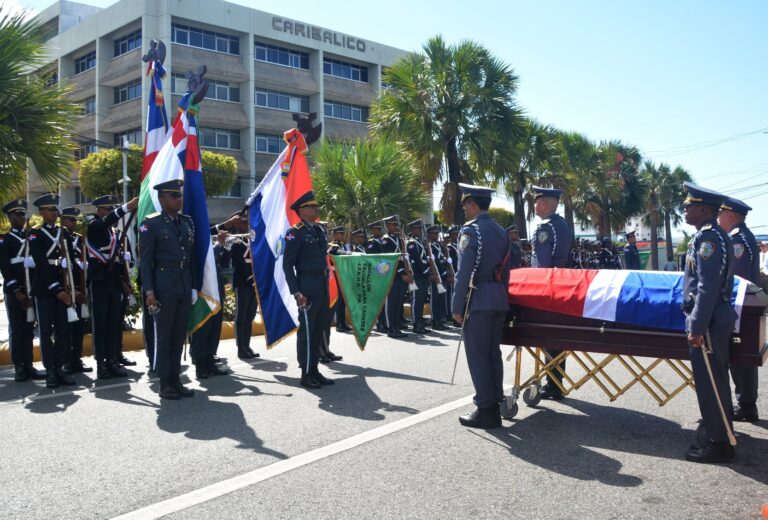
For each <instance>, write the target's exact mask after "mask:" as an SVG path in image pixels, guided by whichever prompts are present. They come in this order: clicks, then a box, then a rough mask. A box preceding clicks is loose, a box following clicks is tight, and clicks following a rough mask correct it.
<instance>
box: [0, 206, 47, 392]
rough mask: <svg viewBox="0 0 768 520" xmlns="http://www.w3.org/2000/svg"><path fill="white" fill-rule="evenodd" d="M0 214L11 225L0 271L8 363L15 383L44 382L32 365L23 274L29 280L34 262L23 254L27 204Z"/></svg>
mask: <svg viewBox="0 0 768 520" xmlns="http://www.w3.org/2000/svg"><path fill="white" fill-rule="evenodd" d="M3 213H5V215H6V216H7V217H8V221H9V222H10V224H11V228H10V230H9V231H8V233H6V234H5V235H3V236H0V272H1V273H2V275H3V280H4V282H5V283H4V284H3V292H4V293H5V311H6V313H7V314H8V336H9V344H10V346H11V361H12V362H13V365H14V368H15V372H14V376H13V378H14V380H15V381H16V382H18V383H22V382H24V381H27V380H28V379H35V380H40V379H45V373H44V372H40V371H38V370H37V369H36V368H35V367H34V365H33V364H32V359H33V358H32V340H33V339H34V324H35V320H34V318H33V317H31V318H32V319H31V321H30V320H28V319H27V314H28V309H31V308H33V307H34V306H33V303H32V298H31V297H30V289H31V287H27V283H26V279H27V276H26V272H25V271H26V270H29V274H30V277H32V276H33V275H34V270H33V268H32V266H33V265H34V261H33V260H32V258H31V257H29V256H28V255H26V249H27V232H26V230H25V229H24V225H25V223H26V219H27V201H25V200H23V199H18V200H13V201H11V202H9V203H7V204H6V205H5V206H3ZM25 262H26V264H27V265H26V267H25ZM32 312H33V311H32Z"/></svg>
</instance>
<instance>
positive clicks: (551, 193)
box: [531, 186, 573, 401]
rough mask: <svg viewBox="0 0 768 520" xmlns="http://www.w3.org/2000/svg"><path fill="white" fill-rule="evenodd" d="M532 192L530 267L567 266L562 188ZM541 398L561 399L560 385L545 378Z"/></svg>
mask: <svg viewBox="0 0 768 520" xmlns="http://www.w3.org/2000/svg"><path fill="white" fill-rule="evenodd" d="M531 189H532V191H533V193H534V195H533V196H534V199H535V201H536V202H535V206H534V209H535V211H536V216H537V217H539V218H540V219H541V223H540V224H539V227H537V228H536V232H535V233H534V235H533V239H532V241H533V255H532V257H531V267H567V263H568V258H569V256H570V254H571V245H572V244H573V233H572V232H571V228H569V227H568V224H567V223H566V222H565V219H564V218H563V217H561V216H560V215H558V214H557V213H555V212H556V211H557V205H558V204H559V203H560V195H562V194H563V190H558V189H550V188H541V187H539V186H532V187H531ZM547 353H548V354H549V355H550V356H552V357H555V356H557V355H558V354H559V353H560V350H557V349H548V350H547ZM560 368H561V369H562V370H563V371H565V360H563V361H562V362H561V363H560ZM553 375H554V377H555V378H556V379H557V380H558V381H559V382H562V380H563V375H562V373H560V372H559V371H557V372H553ZM541 397H542V399H554V400H556V401H559V400H560V399H562V398H563V392H562V391H561V390H560V387H559V386H558V385H557V384H556V383H555V382H554V381H553V380H552V377H549V378H548V382H547V384H546V385H544V387H543V388H542V389H541Z"/></svg>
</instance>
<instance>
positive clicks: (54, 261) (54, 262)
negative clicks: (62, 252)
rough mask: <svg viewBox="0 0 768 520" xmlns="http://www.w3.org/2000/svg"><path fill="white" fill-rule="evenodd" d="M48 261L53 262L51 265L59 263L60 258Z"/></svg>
mask: <svg viewBox="0 0 768 520" xmlns="http://www.w3.org/2000/svg"><path fill="white" fill-rule="evenodd" d="M48 263H49V264H51V265H59V259H58V258H57V259H56V260H50V259H49V260H48Z"/></svg>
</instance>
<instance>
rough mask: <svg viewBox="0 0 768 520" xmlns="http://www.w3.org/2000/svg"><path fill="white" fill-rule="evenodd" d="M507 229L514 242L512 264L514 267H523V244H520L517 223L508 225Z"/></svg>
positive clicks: (510, 238) (511, 240)
mask: <svg viewBox="0 0 768 520" xmlns="http://www.w3.org/2000/svg"><path fill="white" fill-rule="evenodd" d="M505 231H506V232H507V236H509V240H510V242H511V244H512V259H511V260H510V265H511V267H512V269H519V268H520V267H523V246H522V245H521V244H520V233H519V232H518V231H517V226H516V225H515V224H512V225H511V226H507V229H506V230H505Z"/></svg>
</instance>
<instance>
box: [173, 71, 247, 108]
mask: <svg viewBox="0 0 768 520" xmlns="http://www.w3.org/2000/svg"><path fill="white" fill-rule="evenodd" d="M208 83H209V86H208V92H207V93H206V94H205V99H218V100H219V101H232V102H235V103H239V102H240V87H239V86H238V85H237V84H236V83H227V82H226V81H218V80H212V79H210V80H208ZM171 92H173V93H174V94H184V93H186V92H187V78H186V77H185V76H184V75H183V74H173V75H172V76H171Z"/></svg>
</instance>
